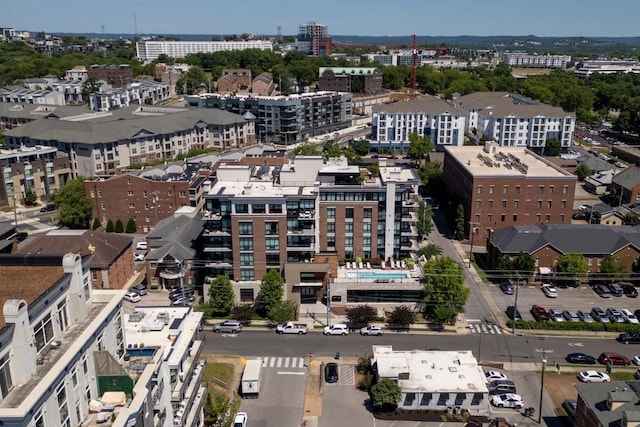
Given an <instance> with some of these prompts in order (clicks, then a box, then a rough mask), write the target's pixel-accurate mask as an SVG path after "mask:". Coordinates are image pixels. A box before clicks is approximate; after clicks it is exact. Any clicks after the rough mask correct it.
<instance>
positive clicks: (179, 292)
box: [169, 287, 195, 299]
mask: <svg viewBox="0 0 640 427" xmlns="http://www.w3.org/2000/svg"><path fill="white" fill-rule="evenodd" d="M193 294H195V291H194V290H193V288H187V287H184V288H178V289H174V290H172V291H171V292H169V299H175V298H177V297H180V296H193Z"/></svg>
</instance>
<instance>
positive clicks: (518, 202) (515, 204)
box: [513, 200, 520, 209]
mask: <svg viewBox="0 0 640 427" xmlns="http://www.w3.org/2000/svg"><path fill="white" fill-rule="evenodd" d="M518 206H520V200H514V201H513V207H514V208H516V209H518Z"/></svg>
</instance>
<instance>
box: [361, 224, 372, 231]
mask: <svg viewBox="0 0 640 427" xmlns="http://www.w3.org/2000/svg"><path fill="white" fill-rule="evenodd" d="M362 231H363V232H364V233H371V223H370V222H363V223H362Z"/></svg>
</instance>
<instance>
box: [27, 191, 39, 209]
mask: <svg viewBox="0 0 640 427" xmlns="http://www.w3.org/2000/svg"><path fill="white" fill-rule="evenodd" d="M36 200H38V196H36V193H35V192H33V191H32V190H27V191H25V193H24V204H25V205H26V206H33V205H35V204H36Z"/></svg>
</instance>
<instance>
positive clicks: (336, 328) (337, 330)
mask: <svg viewBox="0 0 640 427" xmlns="http://www.w3.org/2000/svg"><path fill="white" fill-rule="evenodd" d="M322 333H323V334H325V335H342V336H344V335H348V334H349V327H348V326H347V325H345V324H344V323H336V324H335V325H331V326H325V327H324V330H323V331H322Z"/></svg>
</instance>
